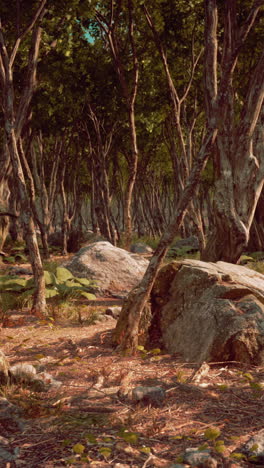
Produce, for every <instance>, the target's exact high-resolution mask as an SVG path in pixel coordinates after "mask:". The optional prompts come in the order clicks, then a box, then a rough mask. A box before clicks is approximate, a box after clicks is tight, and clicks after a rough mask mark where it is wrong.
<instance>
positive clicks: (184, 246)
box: [168, 236, 199, 258]
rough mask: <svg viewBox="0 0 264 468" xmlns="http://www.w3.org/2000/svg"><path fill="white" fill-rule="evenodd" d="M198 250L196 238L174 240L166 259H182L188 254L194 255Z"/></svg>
mask: <svg viewBox="0 0 264 468" xmlns="http://www.w3.org/2000/svg"><path fill="white" fill-rule="evenodd" d="M198 250H199V241H198V239H197V237H196V236H190V237H186V238H185V239H178V240H176V241H175V242H174V243H173V244H172V246H171V247H170V249H169V251H168V257H172V258H173V257H177V256H179V257H183V256H185V254H188V253H195V252H198Z"/></svg>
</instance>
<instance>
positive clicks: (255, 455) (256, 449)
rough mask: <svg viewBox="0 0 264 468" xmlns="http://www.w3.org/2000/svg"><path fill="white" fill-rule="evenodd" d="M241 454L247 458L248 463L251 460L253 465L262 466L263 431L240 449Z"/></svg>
mask: <svg viewBox="0 0 264 468" xmlns="http://www.w3.org/2000/svg"><path fill="white" fill-rule="evenodd" d="M241 452H242V453H244V454H245V455H246V456H247V457H248V459H249V461H250V459H252V462H253V463H254V462H255V463H258V464H263V466H264V429H262V430H261V431H259V432H258V433H257V434H255V435H254V436H252V437H251V438H250V439H249V440H248V441H247V443H246V444H245V445H244V446H243V447H242V449H241Z"/></svg>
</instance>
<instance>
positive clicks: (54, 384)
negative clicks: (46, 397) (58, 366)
mask: <svg viewBox="0 0 264 468" xmlns="http://www.w3.org/2000/svg"><path fill="white" fill-rule="evenodd" d="M38 378H39V380H42V381H43V382H44V383H45V384H46V385H48V386H49V387H51V388H58V387H60V386H61V385H62V382H61V381H60V380H56V379H54V377H53V376H52V375H51V374H49V373H48V372H41V374H38Z"/></svg>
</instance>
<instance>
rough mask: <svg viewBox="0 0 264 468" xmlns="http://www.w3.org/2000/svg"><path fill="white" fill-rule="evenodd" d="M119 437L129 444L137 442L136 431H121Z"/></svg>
mask: <svg viewBox="0 0 264 468" xmlns="http://www.w3.org/2000/svg"><path fill="white" fill-rule="evenodd" d="M121 437H122V439H124V440H125V441H126V442H128V443H129V444H136V443H137V442H138V434H136V432H123V433H122V436H121Z"/></svg>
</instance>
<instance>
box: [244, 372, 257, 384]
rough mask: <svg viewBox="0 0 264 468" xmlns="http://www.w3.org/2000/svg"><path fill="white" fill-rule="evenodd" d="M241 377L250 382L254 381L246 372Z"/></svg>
mask: <svg viewBox="0 0 264 468" xmlns="http://www.w3.org/2000/svg"><path fill="white" fill-rule="evenodd" d="M243 377H244V378H245V379H246V380H248V381H250V382H252V381H253V380H254V377H253V375H251V374H250V372H246V373H245V374H243Z"/></svg>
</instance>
